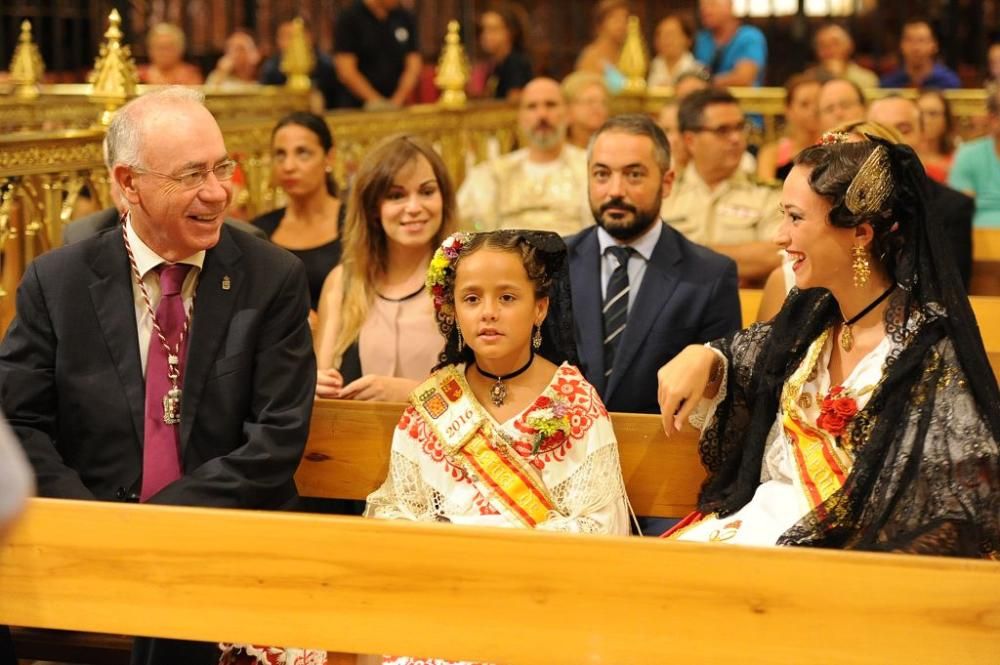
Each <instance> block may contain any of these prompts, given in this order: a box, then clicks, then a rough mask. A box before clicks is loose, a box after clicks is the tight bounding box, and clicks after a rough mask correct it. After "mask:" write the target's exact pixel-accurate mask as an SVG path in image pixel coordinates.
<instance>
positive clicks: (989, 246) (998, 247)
mask: <svg viewBox="0 0 1000 665" xmlns="http://www.w3.org/2000/svg"><path fill="white" fill-rule="evenodd" d="M969 292H970V293H973V294H975V295H986V296H1000V229H973V231H972V280H971V283H970V284H969Z"/></svg>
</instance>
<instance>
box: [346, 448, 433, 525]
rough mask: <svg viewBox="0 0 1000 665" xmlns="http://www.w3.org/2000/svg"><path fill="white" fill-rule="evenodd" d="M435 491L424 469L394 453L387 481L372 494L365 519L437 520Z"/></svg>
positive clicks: (390, 461) (366, 506)
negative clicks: (426, 479)
mask: <svg viewBox="0 0 1000 665" xmlns="http://www.w3.org/2000/svg"><path fill="white" fill-rule="evenodd" d="M434 494H435V492H434V491H433V489H431V487H430V486H429V485H427V483H426V482H424V479H423V477H422V476H421V475H420V466H419V465H418V464H417V463H416V462H414V461H412V460H410V459H407V458H406V457H405V456H403V455H402V454H400V453H399V452H397V451H395V450H393V451H392V453H391V458H390V460H389V473H388V475H387V476H386V479H385V482H384V483H382V486H381V487H379V488H378V489H377V490H375V491H374V492H372V493H371V494H369V495H368V501H367V504H366V505H365V513H364V516H365V517H374V518H377V519H389V520H412V521H433V520H435V519H436V514H435V508H436V504H437V503H438V502H437V501H435V500H434V496H433V495H434Z"/></svg>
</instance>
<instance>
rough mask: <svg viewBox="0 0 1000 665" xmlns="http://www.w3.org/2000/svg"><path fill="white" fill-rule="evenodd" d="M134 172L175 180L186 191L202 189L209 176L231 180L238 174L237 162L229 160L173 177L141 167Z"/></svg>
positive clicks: (134, 169) (134, 168) (133, 168)
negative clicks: (212, 174)
mask: <svg viewBox="0 0 1000 665" xmlns="http://www.w3.org/2000/svg"><path fill="white" fill-rule="evenodd" d="M132 170H133V171H135V172H136V173H140V174H146V175H155V176H157V177H160V178H166V179H167V180H173V181H174V182H176V183H177V184H179V185H180V186H181V187H183V188H184V189H194V188H195V187H201V186H202V185H204V184H205V182H206V181H207V180H208V174H209V173H214V174H215V178H216V179H217V180H229V179H231V178H232V177H233V174H234V173H235V172H236V162H235V161H233V160H231V159H227V160H226V161H224V162H219V163H218V164H216V165H215V166H213V167H212V168H210V169H198V170H196V171H185V172H184V173H181V174H179V175H171V174H169V173H159V172H158V171H151V170H149V169H144V168H142V167H141V166H133V167H132Z"/></svg>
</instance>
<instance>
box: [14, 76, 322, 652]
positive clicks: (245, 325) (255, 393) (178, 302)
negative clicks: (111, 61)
mask: <svg viewBox="0 0 1000 665" xmlns="http://www.w3.org/2000/svg"><path fill="white" fill-rule="evenodd" d="M108 148H109V155H108V156H109V162H110V164H111V165H112V175H113V178H114V181H115V183H116V185H117V186H118V187H119V189H120V191H121V196H122V197H123V199H124V201H125V203H126V205H127V207H128V218H127V220H126V224H125V225H118V226H116V227H114V228H111V229H109V230H107V231H104V232H101V233H98V234H96V235H94V236H92V237H90V238H88V239H86V240H83V241H80V242H77V243H74V244H72V245H69V246H67V247H63V248H60V249H56V250H53V251H51V252H49V253H46V254H43V255H42V256H40V257H39V258H38V259H36V260H35V261H34V262H33V263H32V264H31V265H29V266H28V269H27V271H26V273H25V275H24V279H23V281H22V283H21V286H20V287H19V289H18V294H17V318H16V319H15V320H14V322H13V323H12V324H11V327H10V328H9V330H8V331H7V335H6V337H5V338H4V340H3V342H2V344H0V406H2V408H3V410H4V412H5V413H6V415H7V418H8V420H9V422H10V424H11V427H12V429H13V430H14V432H15V433H16V434H17V435H18V437H19V438H20V440H21V443H22V445H23V446H24V449H25V450H26V452H27V454H28V457H29V459H30V460H31V463H32V465H33V467H34V470H35V474H36V478H37V484H38V492H39V494H40V495H42V496H49V497H60V498H71V499H90V500H94V499H96V500H102V501H141V502H146V503H153V504H174V505H188V506H212V507H225V508H278V507H281V506H284V505H286V504H288V503H289V502H290V501H292V500H293V499H294V498H295V497H296V489H295V482H294V479H293V474H294V472H295V469H296V466H297V465H298V462H299V459H300V457H301V456H302V451H303V449H304V446H305V442H306V437H307V435H308V429H309V419H310V416H311V414H312V401H313V390H314V383H315V377H316V364H315V359H314V357H313V353H312V340H311V336H310V332H309V325H308V318H307V317H308V312H309V298H308V294H309V291H308V288H307V286H306V275H305V270H304V268H303V266H302V263H301V262H300V261H298V260H297V259H296V258H295V257H294V256H292V255H291V254H289V253H287V252H285V251H283V250H281V249H279V248H277V247H275V246H274V245H272V244H270V243H267V242H263V241H260V240H258V239H256V238H253V237H251V236H250V235H249V234H246V233H237V232H234V231H231V230H230V229H229V228H228V227H227V226H225V225H224V224H223V216H224V214H225V210H226V208H227V207H228V205H229V203H230V199H231V198H232V187H231V184H230V178H231V177H232V174H233V168H234V164H233V162H232V161H231V160H230V158H229V157H228V155H227V153H226V147H225V144H224V141H223V138H222V133H221V131H220V130H219V126H218V125H217V124H216V122H215V120H214V118H212V116H211V114H210V113H209V112H208V110H207V109H206V108H205V107H204V105H203V103H202V98H201V95H200V93H197V92H195V91H193V90H187V89H182V88H167V89H164V90H162V91H159V92H155V93H150V94H147V95H144V96H142V97H140V98H138V99H136V100H134V101H132V102H130V103H129V104H128V105H126V106H125V107H123V108H122V109H121V110H120V111H119V112H118V114H117V115H116V116H115V118H114V120H113V121H112V123H111V126H110V127H109V130H108ZM217 661H218V651H217V649H216V648H215V647H214V645H211V644H205V645H203V644H194V643H183V642H173V641H167V640H144V639H140V640H137V641H136V646H135V648H134V650H133V662H134V663H163V664H166V663H170V664H171V665H175V664H178V663H185V665H199V664H200V663H213V664H214V663H215V662H217Z"/></svg>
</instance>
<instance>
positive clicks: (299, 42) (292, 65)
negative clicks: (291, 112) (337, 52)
mask: <svg viewBox="0 0 1000 665" xmlns="http://www.w3.org/2000/svg"><path fill="white" fill-rule="evenodd" d="M315 66H316V56H315V55H314V54H313V49H312V44H310V43H309V40H308V39H306V25H305V23H304V22H303V21H302V19H301V18H295V19H294V20H293V21H292V35H291V38H290V39H289V40H288V48H286V49H285V52H284V53H283V54H282V56H281V71H282V72H284V73H285V76H286V77H288V80H287V82H286V83H285V87H287V88H288V89H289V90H295V91H302V92H306V91H308V90H310V89H311V88H312V81H311V80H310V79H309V75H310V74H312V70H313V67H315Z"/></svg>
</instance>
